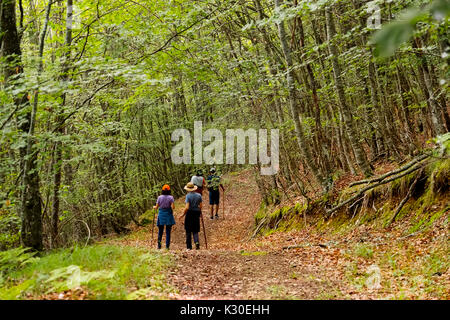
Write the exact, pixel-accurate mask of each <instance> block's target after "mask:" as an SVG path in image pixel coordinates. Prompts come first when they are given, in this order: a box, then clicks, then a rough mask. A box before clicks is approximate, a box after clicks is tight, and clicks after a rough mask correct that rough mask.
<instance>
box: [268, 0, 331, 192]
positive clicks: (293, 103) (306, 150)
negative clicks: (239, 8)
mask: <svg viewBox="0 0 450 320" xmlns="http://www.w3.org/2000/svg"><path fill="white" fill-rule="evenodd" d="M280 2H281V1H280V0H275V7H276V8H279V7H280ZM278 34H279V37H280V42H281V48H282V50H283V54H284V57H285V59H286V68H287V73H286V80H287V85H288V91H289V107H290V110H291V115H292V119H293V121H294V125H295V133H296V137H297V141H298V144H299V147H300V150H301V151H302V152H303V155H304V157H305V163H306V165H307V166H308V168H309V169H310V170H311V172H312V173H313V175H314V177H315V178H316V179H317V181H318V182H319V183H320V184H321V185H322V187H323V188H324V190H327V189H328V187H327V181H325V179H324V178H323V176H322V174H321V172H320V171H319V169H318V168H317V166H316V164H315V163H314V160H313V158H312V154H311V150H310V146H309V144H308V142H307V141H306V137H305V135H304V133H303V127H302V123H301V121H300V115H299V112H298V109H299V107H298V104H297V94H296V89H295V83H294V75H293V69H292V67H293V61H292V55H291V49H290V47H289V45H288V42H287V38H286V30H285V27H284V22H283V21H281V22H279V23H278Z"/></svg>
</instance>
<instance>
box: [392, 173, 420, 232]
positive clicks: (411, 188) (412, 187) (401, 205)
mask: <svg viewBox="0 0 450 320" xmlns="http://www.w3.org/2000/svg"><path fill="white" fill-rule="evenodd" d="M422 170H423V169H422ZM420 176H421V174H419V175H418V176H417V177H416V179H415V180H414V182H413V183H412V184H411V186H410V187H409V190H408V193H407V194H406V196H405V197H404V198H403V200H402V201H401V202H400V204H399V205H398V207H397V209H396V210H395V213H394V216H393V217H392V219H391V222H390V223H389V224H391V223H392V222H394V220H395V218H397V216H398V214H399V213H400V211H401V210H402V208H403V206H404V205H405V204H406V202H407V201H408V200H409V198H411V195H412V192H413V191H414V187H415V186H416V184H417V181H419V178H420Z"/></svg>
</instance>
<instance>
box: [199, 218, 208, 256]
mask: <svg viewBox="0 0 450 320" xmlns="http://www.w3.org/2000/svg"><path fill="white" fill-rule="evenodd" d="M200 218H201V219H202V226H203V235H204V236H205V247H206V249H208V241H207V240H206V229H205V223H204V222H203V213H202V212H200Z"/></svg>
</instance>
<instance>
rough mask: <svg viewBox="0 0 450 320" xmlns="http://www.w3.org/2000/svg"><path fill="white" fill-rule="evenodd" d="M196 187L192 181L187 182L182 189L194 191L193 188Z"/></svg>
mask: <svg viewBox="0 0 450 320" xmlns="http://www.w3.org/2000/svg"><path fill="white" fill-rule="evenodd" d="M197 189H198V187H197V186H196V185H195V184H193V183H192V182H189V183H188V184H187V185H186V186H185V187H184V190H186V191H195V190H197Z"/></svg>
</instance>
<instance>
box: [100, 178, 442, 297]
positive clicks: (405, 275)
mask: <svg viewBox="0 0 450 320" xmlns="http://www.w3.org/2000/svg"><path fill="white" fill-rule="evenodd" d="M228 180H229V181H230V182H231V183H228V185H227V189H226V193H225V194H226V199H225V216H224V215H223V208H222V207H221V208H220V212H219V214H220V218H219V219H218V220H216V219H214V220H210V218H209V210H210V207H209V201H208V195H207V192H204V195H203V201H204V209H203V215H204V223H205V228H206V233H207V241H208V249H206V248H205V242H204V235H203V232H201V233H200V242H201V249H200V250H186V249H185V232H184V226H183V225H182V224H181V222H180V220H179V219H177V218H178V217H179V216H180V214H181V211H182V208H183V206H184V203H183V201H184V198H183V199H178V200H177V202H176V220H177V224H176V226H175V228H174V230H173V235H172V244H171V248H170V250H169V251H165V250H162V252H164V254H167V255H171V257H172V258H173V261H174V263H173V266H172V267H171V268H170V269H169V270H168V273H167V276H166V280H167V282H168V284H169V285H170V286H172V287H173V288H174V289H175V290H174V292H175V293H169V294H168V295H167V297H168V298H169V299H238V300H240V299H449V298H450V294H449V292H450V274H449V270H448V253H449V252H448V246H447V244H448V226H447V220H448V212H447V213H446V214H444V215H443V216H442V217H441V218H440V219H439V221H437V222H436V223H435V226H433V228H430V230H429V231H428V232H422V233H419V234H417V235H410V236H408V235H407V236H406V237H404V236H403V235H404V230H402V229H398V228H397V229H396V228H391V229H389V230H385V229H384V230H383V229H375V228H370V227H365V226H358V227H355V228H353V229H352V230H350V231H349V232H345V233H336V234H333V233H330V232H317V230H312V229H303V230H297V231H289V232H275V233H272V234H271V235H267V236H258V237H255V238H253V239H250V237H251V234H252V230H253V223H254V214H255V213H256V211H257V210H258V208H259V204H260V198H259V195H258V190H257V187H256V184H255V183H254V182H253V181H254V179H252V177H251V175H250V174H249V173H248V172H244V173H240V174H237V175H233V176H229V177H228ZM221 200H222V199H221ZM386 231H389V232H386ZM154 232H155V234H154V237H155V239H156V228H155V231H154ZM164 239H165V238H163V243H164ZM108 242H112V243H114V244H120V245H130V246H135V247H145V248H149V249H150V250H152V251H153V250H156V249H153V248H151V226H148V227H146V228H138V229H137V230H135V231H134V232H133V234H132V235H130V236H127V237H125V238H121V239H120V240H119V239H115V240H111V241H108ZM163 246H164V244H163ZM287 246H296V247H295V248H289V249H286V247H287ZM152 247H156V241H155V240H154V241H153V245H152ZM374 264H375V265H376V266H377V267H379V268H380V269H381V279H380V280H381V286H380V287H379V288H375V289H370V288H369V287H368V286H367V285H366V284H367V280H368V276H369V274H368V272H367V270H368V268H369V266H371V265H374Z"/></svg>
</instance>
